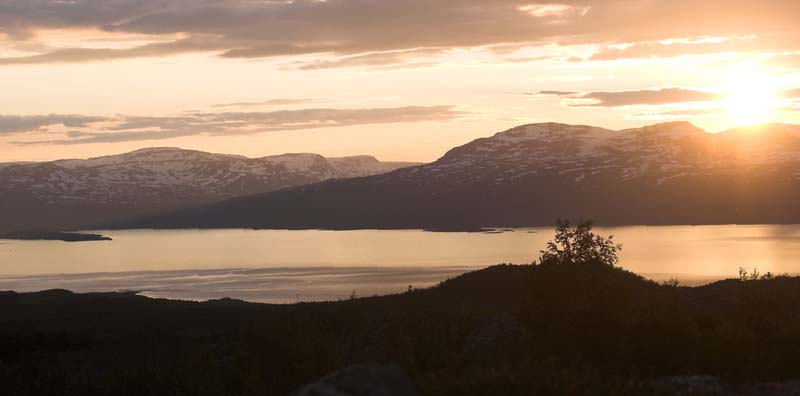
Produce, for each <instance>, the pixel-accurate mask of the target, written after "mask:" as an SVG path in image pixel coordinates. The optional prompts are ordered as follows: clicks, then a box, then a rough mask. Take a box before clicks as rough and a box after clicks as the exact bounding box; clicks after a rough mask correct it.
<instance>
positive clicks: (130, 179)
mask: <svg viewBox="0 0 800 396" xmlns="http://www.w3.org/2000/svg"><path fill="white" fill-rule="evenodd" d="M410 165H415V164H413V163H400V162H380V161H378V160H377V159H375V157H371V156H353V157H343V158H325V157H323V156H321V155H319V154H307V153H296V154H283V155H275V156H267V157H261V158H247V157H243V156H237V155H227V154H212V153H206V152H202V151H194V150H184V149H179V148H173V147H156V148H147V149H142V150H137V151H133V152H130V153H125V154H120V155H110V156H103V157H97V158H90V159H86V160H58V161H50V162H28V163H6V164H3V163H0V218H2V219H3V220H2V222H0V230H15V229H16V230H18V229H39V228H47V229H51V228H63V227H76V226H83V225H89V224H98V223H100V222H107V221H112V220H118V219H121V218H127V217H131V216H137V215H143V214H146V213H154V212H159V211H164V210H169V209H175V208H179V207H185V206H190V205H200V204H206V203H211V202H215V201H219V200H223V199H226V198H232V197H237V196H242V195H252V194H258V193H264V192H269V191H275V190H279V189H283V188H288V187H295V186H299V185H303V184H309V183H315V182H319V181H323V180H328V179H335V178H350V177H362V176H369V175H375V174H379V173H385V172H389V171H392V170H395V169H398V168H401V167H404V166H410Z"/></svg>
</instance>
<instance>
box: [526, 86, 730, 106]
mask: <svg viewBox="0 0 800 396" xmlns="http://www.w3.org/2000/svg"><path fill="white" fill-rule="evenodd" d="M538 95H554V96H560V97H565V98H567V100H566V101H564V104H565V105H567V106H573V107H623V106H657V105H665V104H673V103H687V102H708V101H715V100H719V99H721V97H722V96H721V95H720V94H718V93H714V92H707V91H698V90H692V89H684V88H659V89H645V90H638V91H610V92H588V93H573V92H562V91H540V92H538Z"/></svg>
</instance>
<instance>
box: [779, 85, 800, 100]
mask: <svg viewBox="0 0 800 396" xmlns="http://www.w3.org/2000/svg"><path fill="white" fill-rule="evenodd" d="M781 96H782V97H783V98H785V99H800V88H795V89H790V90H787V91H784V92H783V93H782V94H781Z"/></svg>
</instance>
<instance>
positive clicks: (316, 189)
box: [128, 122, 800, 229]
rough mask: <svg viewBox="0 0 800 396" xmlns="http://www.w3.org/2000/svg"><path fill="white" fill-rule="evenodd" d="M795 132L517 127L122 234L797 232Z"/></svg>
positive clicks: (799, 182) (799, 144) (799, 196)
mask: <svg viewBox="0 0 800 396" xmlns="http://www.w3.org/2000/svg"><path fill="white" fill-rule="evenodd" d="M797 202H800V126H794V125H782V124H773V125H766V126H762V127H757V128H756V127H754V128H742V129H734V130H730V131H726V132H722V133H717V134H713V133H707V132H705V131H703V130H702V129H700V128H697V127H695V126H694V125H692V124H690V123H686V122H675V123H664V124H658V125H653V126H648V127H643V128H635V129H626V130H621V131H613V130H608V129H603V128H596V127H591V126H582V125H565V124H555V123H545V124H531V125H523V126H520V127H516V128H513V129H510V130H508V131H505V132H501V133H498V134H495V135H494V136H492V137H488V138H483V139H477V140H475V141H473V142H470V143H468V144H466V145H464V146H461V147H457V148H454V149H452V150H450V151H449V152H448V153H447V154H445V155H444V156H443V157H442V158H441V159H439V160H438V161H436V162H433V163H431V164H426V165H420V166H415V167H409V168H405V169H400V170H396V171H394V172H390V173H386V174H381V175H376V176H371V177H365V178H359V179H351V180H334V181H329V182H323V183H318V184H312V185H307V186H303V187H298V188H293V189H289V190H285V191H278V192H275V193H271V194H264V195H259V196H255V197H248V198H242V199H237V200H236V201H230V202H222V203H220V204H217V205H212V206H208V207H205V208H201V209H197V210H190V211H180V212H176V213H172V214H168V215H165V216H159V217H154V218H149V219H147V220H146V221H142V222H139V223H133V224H128V225H135V226H148V227H176V226H177V227H240V226H247V227H264V228H448V229H454V228H476V227H493V226H535V225H549V224H552V223H553V222H554V220H555V219H556V218H557V217H561V218H573V219H575V218H594V219H598V220H599V221H600V222H601V223H605V224H703V223H787V222H800V205H798V204H797Z"/></svg>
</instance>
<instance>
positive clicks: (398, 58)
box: [289, 49, 442, 70]
mask: <svg viewBox="0 0 800 396" xmlns="http://www.w3.org/2000/svg"><path fill="white" fill-rule="evenodd" d="M441 52H442V51H441V50H432V49H428V50H424V49H415V50H411V51H390V52H373V53H367V54H360V55H353V56H345V57H340V58H335V59H318V60H314V61H310V62H293V63H292V64H290V65H289V67H290V68H294V69H298V70H319V69H333V68H340V67H369V68H373V69H386V68H394V67H403V68H409V67H421V66H432V65H434V64H435V63H434V62H417V61H416V59H418V58H419V57H423V56H432V55H435V54H438V53H441Z"/></svg>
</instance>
